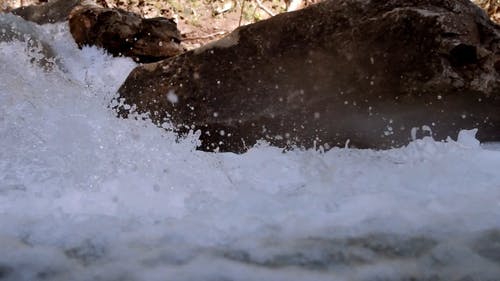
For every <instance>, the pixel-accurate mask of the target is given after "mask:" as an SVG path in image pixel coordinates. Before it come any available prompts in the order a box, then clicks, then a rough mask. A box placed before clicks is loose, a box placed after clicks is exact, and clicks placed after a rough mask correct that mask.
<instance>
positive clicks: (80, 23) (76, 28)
mask: <svg viewBox="0 0 500 281" xmlns="http://www.w3.org/2000/svg"><path fill="white" fill-rule="evenodd" d="M69 27H70V31H71V34H72V35H73V38H74V39H75V41H76V43H77V44H78V46H79V47H82V46H84V45H96V46H99V47H102V48H104V49H106V50H107V51H108V52H110V53H111V54H113V55H115V56H121V55H123V56H129V57H132V58H134V59H135V60H136V61H139V62H153V61H159V60H162V59H165V58H168V57H172V56H175V55H178V54H180V53H181V52H183V51H184V50H183V48H182V47H181V45H180V38H181V35H180V32H179V30H178V29H177V25H176V24H175V22H174V21H173V20H171V19H167V18H161V17H158V18H152V19H143V18H141V17H140V16H139V15H137V14H134V13H131V12H127V11H124V10H121V9H108V8H101V7H96V6H79V7H77V8H75V9H74V10H73V11H72V12H71V14H70V16H69Z"/></svg>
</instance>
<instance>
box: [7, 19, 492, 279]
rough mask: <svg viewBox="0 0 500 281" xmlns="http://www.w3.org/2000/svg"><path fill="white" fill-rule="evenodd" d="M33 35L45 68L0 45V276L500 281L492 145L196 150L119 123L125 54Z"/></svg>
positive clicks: (20, 50) (46, 30)
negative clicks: (47, 51)
mask: <svg viewBox="0 0 500 281" xmlns="http://www.w3.org/2000/svg"><path fill="white" fill-rule="evenodd" d="M36 32H37V33H38V34H37V35H39V36H40V38H43V40H45V42H47V43H48V45H50V47H51V48H52V49H53V51H55V53H56V54H57V55H58V57H59V58H58V60H57V62H56V63H57V64H56V66H55V67H52V69H51V68H50V67H49V68H47V67H41V66H40V64H37V63H36V62H35V63H32V61H33V57H35V58H36V57H39V55H37V52H34V51H32V50H31V51H30V50H29V49H30V48H29V47H27V45H29V46H31V47H32V46H33V44H31V45H30V44H27V43H23V42H18V41H12V42H4V43H0V280H16V281H17V280H147V281H150V280H175V281H176V280H180V281H182V280H203V281H210V280H213V281H215V280H266V281H268V280H285V281H288V280H300V281H307V280H313V281H316V280H318V281H319V280H363V281H364V280H366V281H372V280H381V281H382V280H461V281H466V280H488V281H496V280H500V173H499V167H500V148H499V146H498V145H489V146H479V145H478V144H477V143H476V141H475V139H474V138H473V137H472V135H473V133H471V132H465V131H463V132H462V135H461V137H460V140H459V141H458V142H455V141H452V140H450V141H448V142H446V143H442V142H434V141H433V140H431V139H428V138H427V139H423V140H416V141H414V142H412V143H411V144H410V145H408V146H407V147H404V148H400V149H393V150H387V151H373V150H355V149H345V148H344V149H332V150H330V151H328V152H326V153H324V152H321V151H313V150H308V151H291V152H286V153H283V152H282V151H281V150H280V149H277V148H273V147H269V146H267V145H266V144H261V145H259V146H257V147H255V148H252V149H251V150H250V151H249V152H247V153H245V154H243V155H235V154H231V153H205V152H200V151H196V150H194V147H195V146H196V136H195V135H194V136H190V137H188V138H187V139H184V140H176V137H175V136H174V135H173V134H172V133H169V132H167V131H165V130H163V129H159V128H157V127H155V126H153V125H152V124H151V123H150V122H149V121H147V120H133V119H129V120H123V119H118V118H116V117H115V114H114V113H113V112H112V110H111V109H110V108H109V107H108V104H109V101H110V100H111V99H112V97H113V95H114V93H115V91H116V90H117V88H118V87H119V85H120V84H121V83H122V82H123V80H124V79H125V78H126V76H127V74H128V73H129V71H130V70H131V69H132V68H133V67H134V66H135V64H134V63H133V62H132V61H131V60H128V59H124V58H112V57H110V56H108V55H106V54H105V53H104V52H103V51H101V50H98V49H96V48H84V49H83V50H78V49H77V47H76V45H75V44H74V43H73V42H72V40H71V37H70V35H69V34H68V32H67V27H66V26H65V25H64V24H61V25H47V26H43V27H42V28H36ZM139 119H141V118H139ZM453 137H455V136H453Z"/></svg>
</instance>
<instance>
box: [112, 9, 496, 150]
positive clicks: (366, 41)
mask: <svg viewBox="0 0 500 281" xmlns="http://www.w3.org/2000/svg"><path fill="white" fill-rule="evenodd" d="M499 61H500V30H499V27H498V26H497V25H495V24H493V23H492V22H491V21H490V20H489V19H488V17H487V16H486V14H485V13H484V12H483V11H482V10H481V9H479V8H478V7H477V6H475V5H474V4H472V3H471V2H470V1H469V0H419V1H415V0H397V1H396V0H372V1H365V0H329V1H325V2H323V3H320V4H317V5H314V6H311V7H309V8H306V9H304V10H300V11H297V12H293V13H286V14H282V15H278V16H276V17H274V18H271V19H269V20H266V21H262V22H258V23H256V24H252V25H248V26H244V27H241V28H239V29H237V30H235V31H234V32H233V33H231V34H230V35H229V36H227V37H225V38H223V39H221V40H219V41H217V42H215V43H214V44H211V45H208V46H205V47H202V48H200V49H197V50H193V51H190V52H188V53H185V54H182V55H180V56H177V57H175V58H172V59H168V60H165V61H162V62H159V63H155V64H148V65H143V66H140V67H137V68H136V69H135V70H134V71H133V72H132V73H131V74H130V76H129V77H128V79H127V80H126V82H125V83H124V84H123V85H122V87H121V88H120V90H119V97H120V101H122V102H124V103H125V104H128V105H135V107H132V108H136V110H137V112H139V113H144V112H149V113H150V116H151V118H152V120H153V121H154V122H155V123H157V124H162V123H163V122H165V121H166V120H170V121H171V122H172V123H173V124H174V125H175V126H176V130H177V131H178V132H179V133H184V132H186V131H188V130H190V129H194V130H201V131H202V134H201V137H200V139H201V140H202V146H201V147H200V148H201V149H205V150H216V149H220V150H222V151H235V152H241V151H244V150H245V149H246V148H247V147H248V146H250V145H252V144H254V143H255V142H256V141H257V140H259V139H265V140H268V141H269V142H271V143H272V144H273V145H277V146H280V147H286V146H289V145H298V146H304V147H312V146H314V145H324V146H325V147H331V146H344V144H345V143H346V141H348V140H349V142H350V144H351V145H354V146H356V147H366V148H390V147H397V146H401V145H404V144H407V143H408V142H409V141H410V140H411V135H412V133H414V135H415V133H416V132H417V131H416V129H415V128H419V129H420V132H422V129H426V130H424V131H428V130H427V129H430V130H431V131H432V136H433V137H434V138H435V139H436V140H442V139H445V138H446V137H447V136H452V137H455V136H456V135H457V133H458V132H459V130H460V129H470V128H479V132H478V138H479V139H480V140H482V141H499V140H500V70H499V68H500V67H499V66H498V65H499ZM117 109H118V112H119V115H120V116H122V117H126V116H127V115H128V113H129V111H128V110H126V109H125V107H123V106H117ZM416 135H417V136H419V135H420V134H416Z"/></svg>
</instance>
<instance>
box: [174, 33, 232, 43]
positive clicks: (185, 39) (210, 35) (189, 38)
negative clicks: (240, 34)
mask: <svg viewBox="0 0 500 281" xmlns="http://www.w3.org/2000/svg"><path fill="white" fill-rule="evenodd" d="M226 33H227V31H218V32H215V33H210V34H207V35H203V36H197V37H186V38H184V39H182V41H193V40H200V39H207V38H212V37H216V36H220V35H224V34H226Z"/></svg>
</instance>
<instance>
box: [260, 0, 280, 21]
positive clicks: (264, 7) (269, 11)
mask: <svg viewBox="0 0 500 281" xmlns="http://www.w3.org/2000/svg"><path fill="white" fill-rule="evenodd" d="M255 2H256V3H257V6H259V8H261V9H262V10H263V11H264V12H266V13H267V14H268V15H270V16H271V17H274V16H275V14H274V13H273V12H272V11H271V10H269V9H268V8H267V7H266V6H264V5H263V4H262V2H260V0H255Z"/></svg>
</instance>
